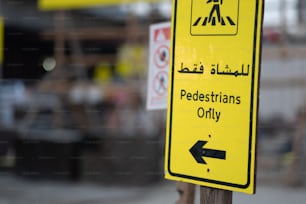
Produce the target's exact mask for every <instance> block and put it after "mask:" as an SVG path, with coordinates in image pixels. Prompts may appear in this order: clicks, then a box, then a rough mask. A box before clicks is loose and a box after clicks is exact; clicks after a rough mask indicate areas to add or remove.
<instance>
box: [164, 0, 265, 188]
mask: <svg viewBox="0 0 306 204" xmlns="http://www.w3.org/2000/svg"><path fill="white" fill-rule="evenodd" d="M262 12H263V1H262V0H248V1H241V0H231V1H229V0H205V1H202V0H191V1H178V0H174V1H173V15H174V16H173V20H172V42H171V46H172V48H171V50H172V58H171V67H170V76H169V78H170V80H169V90H170V92H169V98H168V99H169V100H168V121H167V141H166V159H165V174H166V175H165V176H166V178H168V179H173V180H179V181H184V182H190V183H194V184H198V185H202V186H209V187H213V188H221V189H226V190H231V191H239V192H244V193H249V194H252V193H254V192H255V149H256V148H255V146H256V126H257V104H258V81H259V67H260V51H261V50H260V49H261V37H260V36H261V27H262Z"/></svg>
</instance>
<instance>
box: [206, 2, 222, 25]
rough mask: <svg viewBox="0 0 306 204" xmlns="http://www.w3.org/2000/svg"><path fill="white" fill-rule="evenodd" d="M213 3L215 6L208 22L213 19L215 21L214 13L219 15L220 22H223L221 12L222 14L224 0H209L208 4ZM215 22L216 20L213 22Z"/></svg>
mask: <svg viewBox="0 0 306 204" xmlns="http://www.w3.org/2000/svg"><path fill="white" fill-rule="evenodd" d="M209 3H213V7H212V9H211V11H210V14H209V18H208V22H212V20H214V21H215V18H213V15H214V13H216V15H217V19H218V22H219V23H221V14H220V5H222V0H208V1H207V4H209ZM212 23H213V24H215V22H212Z"/></svg>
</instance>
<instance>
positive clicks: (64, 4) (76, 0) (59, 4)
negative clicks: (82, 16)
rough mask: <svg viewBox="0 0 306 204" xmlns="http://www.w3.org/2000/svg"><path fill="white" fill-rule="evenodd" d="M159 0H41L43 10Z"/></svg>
mask: <svg viewBox="0 0 306 204" xmlns="http://www.w3.org/2000/svg"><path fill="white" fill-rule="evenodd" d="M141 1H142V2H159V0H39V1H38V7H39V8H40V9H41V10H54V9H78V8H86V7H95V6H106V5H116V4H125V3H137V2H141Z"/></svg>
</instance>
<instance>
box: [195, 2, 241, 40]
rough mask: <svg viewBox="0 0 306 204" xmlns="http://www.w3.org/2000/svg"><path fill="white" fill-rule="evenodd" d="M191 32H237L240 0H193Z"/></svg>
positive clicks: (210, 33)
mask: <svg viewBox="0 0 306 204" xmlns="http://www.w3.org/2000/svg"><path fill="white" fill-rule="evenodd" d="M191 7H192V8H191V9H192V13H191V14H192V16H191V34H194V35H199V34H200V35H201V34H204V35H205V34H207V35H212V34H214V33H215V32H216V34H221V35H223V34H230V35H234V34H236V33H237V28H238V26H237V25H238V13H239V0H192V4H191Z"/></svg>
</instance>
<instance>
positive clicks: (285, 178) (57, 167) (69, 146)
mask: <svg viewBox="0 0 306 204" xmlns="http://www.w3.org/2000/svg"><path fill="white" fill-rule="evenodd" d="M91 2H93V3H91ZM106 2H107V3H106ZM170 20H171V0H142V1H141V0H135V1H132V0H130V1H129V0H114V1H98V0H97V1H85V0H84V1H64V0H63V1H55V0H54V1H51V0H49V1H48V0H0V204H11V203H13V204H15V203H16V204H19V203H20V204H21V203H22V204H26V203H31V204H33V203H39V204H40V203H47V204H48V203H50V204H51V203H63V204H65V203H78V204H81V203H87V204H91V203H134V204H135V203H174V202H175V201H176V200H177V198H178V194H177V193H176V192H175V182H170V181H165V180H164V178H163V154H164V141H165V123H166V113H165V110H159V111H147V110H146V108H145V104H146V94H147V93H146V92H147V75H148V73H147V72H148V41H149V25H151V24H154V23H158V22H168V21H170ZM304 77H305V78H306V1H304V0H265V14H264V25H263V44H262V66H261V82H260V104H259V126H258V137H257V138H258V141H257V144H258V157H257V184H258V186H259V187H258V192H259V193H258V196H257V197H255V198H254V197H252V199H254V203H255V201H256V202H257V203H258V200H260V199H261V200H260V202H259V203H275V202H278V201H275V202H274V201H273V200H271V199H273V198H274V199H276V198H277V197H278V198H279V199H281V196H284V195H286V194H290V195H294V197H293V196H292V197H287V196H286V197H285V198H284V199H286V198H287V199H290V200H288V202H289V201H290V202H291V203H295V200H294V199H300V200H299V201H296V203H303V202H304V201H303V200H304V199H306V195H305V190H306V159H305V158H306V92H305V87H306V79H304ZM293 187H294V188H293ZM260 195H264V196H266V197H264V196H260ZM234 199H235V201H236V202H237V203H252V200H250V198H246V197H243V196H241V195H238V196H237V197H234ZM256 199H258V200H256ZM302 199H303V200H302ZM283 201H284V200H283ZM288 202H287V203H288ZM278 203H281V201H279V202H278ZM284 203H286V200H285V202H284Z"/></svg>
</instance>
